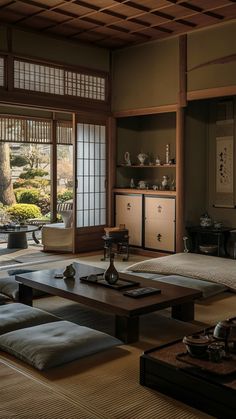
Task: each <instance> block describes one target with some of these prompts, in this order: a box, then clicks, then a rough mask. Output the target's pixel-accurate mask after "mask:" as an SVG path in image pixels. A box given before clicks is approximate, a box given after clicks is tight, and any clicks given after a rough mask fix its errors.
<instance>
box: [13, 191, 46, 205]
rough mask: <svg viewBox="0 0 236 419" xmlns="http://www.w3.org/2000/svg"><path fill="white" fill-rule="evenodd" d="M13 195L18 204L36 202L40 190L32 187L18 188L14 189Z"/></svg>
mask: <svg viewBox="0 0 236 419" xmlns="http://www.w3.org/2000/svg"><path fill="white" fill-rule="evenodd" d="M15 196H16V200H17V202H18V203H19V204H38V202H39V196H40V192H39V190H38V189H33V188H29V189H27V188H18V189H16V190H15Z"/></svg>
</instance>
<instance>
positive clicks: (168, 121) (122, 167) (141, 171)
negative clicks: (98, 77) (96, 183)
mask: <svg viewBox="0 0 236 419" xmlns="http://www.w3.org/2000/svg"><path fill="white" fill-rule="evenodd" d="M167 144H169V150H170V153H169V156H170V160H171V159H175V158H176V114H175V112H169V113H163V114H153V115H142V116H129V117H121V118H117V158H116V164H117V167H116V185H115V190H122V189H124V190H127V189H128V190H129V191H130V192H132V191H134V192H137V191H138V190H139V189H138V182H139V181H140V180H143V181H145V182H146V183H147V185H148V189H147V192H149V193H150V192H151V191H152V193H153V192H154V191H153V185H157V186H158V187H159V190H158V191H156V193H157V192H158V193H159V194H160V193H163V194H166V193H170V192H171V194H175V190H173V189H174V187H175V180H176V170H175V169H176V164H175V163H174V164H166V145H167ZM127 151H128V152H129V153H130V160H131V166H127V165H126V162H125V158H124V155H125V152H127ZM139 153H145V154H147V155H148V158H147V159H146V160H145V163H144V165H143V166H142V165H140V162H139V160H138V157H137V156H138V154H139ZM157 157H159V158H160V160H161V165H157V164H156V159H157ZM176 163H177V164H178V162H176ZM164 175H165V176H168V179H169V186H170V189H172V190H170V191H161V190H160V188H161V181H162V179H163V176H164ZM131 179H133V180H134V183H135V188H130V181H131ZM142 193H144V190H142Z"/></svg>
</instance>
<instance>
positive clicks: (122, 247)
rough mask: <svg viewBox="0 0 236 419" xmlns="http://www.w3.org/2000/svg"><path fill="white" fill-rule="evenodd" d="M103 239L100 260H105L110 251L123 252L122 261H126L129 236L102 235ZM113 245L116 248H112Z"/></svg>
mask: <svg viewBox="0 0 236 419" xmlns="http://www.w3.org/2000/svg"><path fill="white" fill-rule="evenodd" d="M102 239H103V241H104V247H103V249H104V256H103V258H102V260H106V259H107V258H109V257H110V254H111V252H114V253H116V254H124V255H125V256H124V257H123V261H127V260H128V259H129V236H127V235H123V236H118V237H114V236H107V235H104V236H102ZM113 245H115V246H116V249H113Z"/></svg>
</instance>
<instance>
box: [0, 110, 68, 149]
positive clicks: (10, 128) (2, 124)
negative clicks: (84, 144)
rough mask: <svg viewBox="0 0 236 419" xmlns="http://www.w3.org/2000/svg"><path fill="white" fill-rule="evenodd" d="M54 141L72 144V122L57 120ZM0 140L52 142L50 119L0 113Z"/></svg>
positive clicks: (11, 141)
mask: <svg viewBox="0 0 236 419" xmlns="http://www.w3.org/2000/svg"><path fill="white" fill-rule="evenodd" d="M56 127H57V128H56V142H57V143H58V144H65V145H70V144H72V122H71V121H57V123H56ZM0 141H1V142H3V141H4V142H10V143H37V144H51V143H52V121H51V120H47V119H38V118H37V119H35V118H25V117H24V118H23V117H18V116H17V117H16V116H6V115H0Z"/></svg>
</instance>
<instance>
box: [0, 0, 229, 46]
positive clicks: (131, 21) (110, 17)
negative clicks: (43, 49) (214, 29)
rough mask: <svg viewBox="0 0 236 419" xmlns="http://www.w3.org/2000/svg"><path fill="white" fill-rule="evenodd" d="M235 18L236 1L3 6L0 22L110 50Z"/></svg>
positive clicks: (94, 0)
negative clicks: (103, 46)
mask: <svg viewBox="0 0 236 419" xmlns="http://www.w3.org/2000/svg"><path fill="white" fill-rule="evenodd" d="M235 18H236V0H214V1H213V0H32V1H30V0H19V1H16V0H0V22H1V23H3V24H9V25H13V26H14V27H15V28H16V27H17V26H18V27H19V28H21V29H24V27H25V28H27V29H30V30H32V31H40V32H45V33H47V34H51V35H57V36H59V37H61V38H63V37H64V38H67V39H68V38H69V39H70V38H71V39H74V40H76V41H77V40H78V41H79V40H82V41H86V42H89V43H94V44H97V45H101V44H102V45H106V46H107V47H108V48H117V47H120V48H122V47H124V46H127V45H132V44H138V43H140V42H148V41H150V40H158V39H163V38H166V37H169V36H174V35H178V34H180V33H181V34H184V33H187V32H189V31H194V30H197V29H200V28H203V27H208V26H211V25H214V24H219V23H222V22H224V21H229V20H232V19H235Z"/></svg>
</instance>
